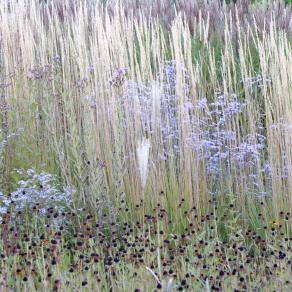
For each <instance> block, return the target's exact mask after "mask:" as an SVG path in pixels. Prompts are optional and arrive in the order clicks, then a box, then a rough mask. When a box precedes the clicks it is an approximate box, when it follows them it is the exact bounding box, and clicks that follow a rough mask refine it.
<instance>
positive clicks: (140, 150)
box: [137, 137, 150, 191]
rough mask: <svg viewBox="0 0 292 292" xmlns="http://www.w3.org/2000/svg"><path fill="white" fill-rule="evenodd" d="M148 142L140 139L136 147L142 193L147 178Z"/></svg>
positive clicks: (145, 139)
mask: <svg viewBox="0 0 292 292" xmlns="http://www.w3.org/2000/svg"><path fill="white" fill-rule="evenodd" d="M149 150H150V140H149V139H147V138H145V137H144V138H142V139H141V140H140V141H139V142H138V145H137V157H138V165H139V171H140V177H141V185H142V189H143V191H144V189H145V186H146V180H147V176H148V160H149Z"/></svg>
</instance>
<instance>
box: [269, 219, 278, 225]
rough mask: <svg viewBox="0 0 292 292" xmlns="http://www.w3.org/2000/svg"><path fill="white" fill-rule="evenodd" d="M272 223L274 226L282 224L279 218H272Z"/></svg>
mask: <svg viewBox="0 0 292 292" xmlns="http://www.w3.org/2000/svg"><path fill="white" fill-rule="evenodd" d="M270 224H271V225H272V226H279V225H280V222H279V221H278V220H275V219H274V220H272V221H270Z"/></svg>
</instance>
